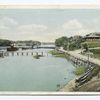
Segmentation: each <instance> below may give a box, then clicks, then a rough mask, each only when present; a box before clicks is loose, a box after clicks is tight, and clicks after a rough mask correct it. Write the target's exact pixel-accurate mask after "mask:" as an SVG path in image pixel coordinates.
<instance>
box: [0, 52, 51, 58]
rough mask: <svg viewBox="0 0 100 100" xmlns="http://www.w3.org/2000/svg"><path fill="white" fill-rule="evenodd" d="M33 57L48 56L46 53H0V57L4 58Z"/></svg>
mask: <svg viewBox="0 0 100 100" xmlns="http://www.w3.org/2000/svg"><path fill="white" fill-rule="evenodd" d="M35 55H41V56H48V55H50V54H49V53H48V52H32V51H28V52H23V51H20V52H1V53H0V56H1V57H5V56H35Z"/></svg>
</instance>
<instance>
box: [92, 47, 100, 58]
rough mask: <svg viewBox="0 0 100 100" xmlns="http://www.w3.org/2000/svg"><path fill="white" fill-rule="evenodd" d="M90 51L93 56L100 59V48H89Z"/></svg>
mask: <svg viewBox="0 0 100 100" xmlns="http://www.w3.org/2000/svg"><path fill="white" fill-rule="evenodd" d="M90 52H92V53H93V54H94V57H95V58H98V59H100V49H92V50H90Z"/></svg>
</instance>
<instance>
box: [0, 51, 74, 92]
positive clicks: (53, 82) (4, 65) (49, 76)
mask: <svg viewBox="0 0 100 100" xmlns="http://www.w3.org/2000/svg"><path fill="white" fill-rule="evenodd" d="M33 51H34V52H35V51H37V52H41V51H43V52H48V51H49V50H44V49H40V50H37V49H36V50H33ZM25 52H28V50H25ZM45 54H46V53H45ZM74 69H75V67H74V66H73V65H72V64H71V63H70V62H69V61H67V60H66V59H64V58H57V57H53V56H51V55H50V54H49V55H48V56H44V57H41V58H40V59H35V58H33V56H32V55H29V56H25V55H24V56H21V55H20V56H16V55H15V56H11V55H10V56H8V57H5V58H0V91H56V90H58V88H59V87H57V84H60V86H63V85H64V84H66V83H68V82H69V81H70V80H71V79H73V78H75V75H74V74H73V71H74Z"/></svg>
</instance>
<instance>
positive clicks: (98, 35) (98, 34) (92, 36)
mask: <svg viewBox="0 0 100 100" xmlns="http://www.w3.org/2000/svg"><path fill="white" fill-rule="evenodd" d="M85 38H100V33H90V34H88V35H86V36H85Z"/></svg>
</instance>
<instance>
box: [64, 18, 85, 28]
mask: <svg viewBox="0 0 100 100" xmlns="http://www.w3.org/2000/svg"><path fill="white" fill-rule="evenodd" d="M63 28H64V29H65V30H77V29H82V28H83V25H82V24H81V23H80V22H79V21H78V20H76V19H73V20H70V21H68V22H67V23H65V24H63Z"/></svg>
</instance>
